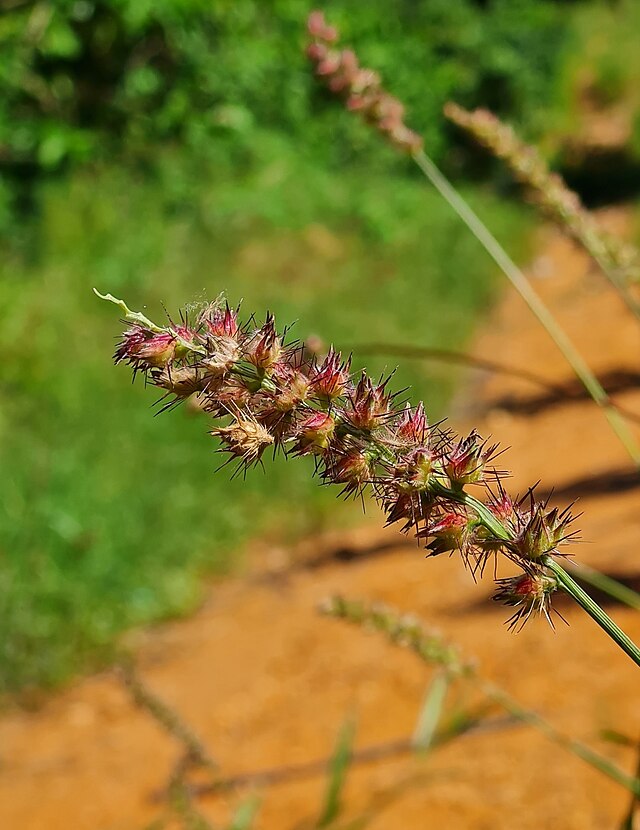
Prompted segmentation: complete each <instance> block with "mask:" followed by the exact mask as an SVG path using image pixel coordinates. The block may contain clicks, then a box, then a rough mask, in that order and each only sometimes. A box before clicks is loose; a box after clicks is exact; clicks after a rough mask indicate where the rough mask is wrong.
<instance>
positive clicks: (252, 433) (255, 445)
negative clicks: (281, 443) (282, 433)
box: [210, 410, 274, 467]
mask: <svg viewBox="0 0 640 830" xmlns="http://www.w3.org/2000/svg"><path fill="white" fill-rule="evenodd" d="M210 434H211V435H213V436H215V437H216V438H220V440H221V441H222V443H223V445H224V450H225V451H226V452H228V453H230V454H231V455H232V456H235V457H236V458H239V459H240V460H241V462H242V464H243V466H245V467H249V466H250V465H252V464H255V463H257V462H258V461H259V460H260V457H261V456H262V453H263V452H264V451H265V449H266V448H267V447H268V446H269V445H270V444H273V441H274V439H273V436H272V435H271V433H270V432H269V431H268V430H267V429H265V427H263V426H262V424H261V423H259V422H258V421H257V420H256V419H255V418H254V417H252V415H251V414H250V413H248V412H242V411H240V410H238V411H237V412H236V414H235V417H234V419H233V421H232V422H231V424H230V425H229V426H222V427H215V428H214V429H212V430H211V433H210Z"/></svg>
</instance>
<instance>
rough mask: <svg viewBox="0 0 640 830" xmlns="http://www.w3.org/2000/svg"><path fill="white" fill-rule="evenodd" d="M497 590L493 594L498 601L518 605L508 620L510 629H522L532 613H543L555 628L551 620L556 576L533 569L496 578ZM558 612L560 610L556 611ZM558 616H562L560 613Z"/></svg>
mask: <svg viewBox="0 0 640 830" xmlns="http://www.w3.org/2000/svg"><path fill="white" fill-rule="evenodd" d="M496 584H497V586H498V589H497V591H496V592H495V594H494V595H493V599H494V600H495V601H496V602H501V603H503V605H510V606H512V607H517V609H518V610H517V611H516V612H515V614H513V616H511V617H509V619H508V620H507V625H508V627H509V629H510V630H511V629H518V630H520V629H522V627H523V626H524V624H525V623H526V622H527V620H528V619H529V618H530V617H531V615H532V614H534V613H538V614H543V615H544V617H545V618H546V620H547V622H548V623H549V625H550V626H551V627H552V628H553V627H554V626H553V622H552V620H551V614H550V610H551V598H552V596H553V593H554V592H555V591H556V590H557V588H558V583H557V582H556V580H555V578H554V577H552V576H550V575H548V574H545V573H542V572H540V573H538V572H536V571H533V572H531V573H523V574H520V575H519V576H512V577H509V578H508V579H498V580H496ZM556 613H558V612H556ZM558 616H560V615H559V614H558Z"/></svg>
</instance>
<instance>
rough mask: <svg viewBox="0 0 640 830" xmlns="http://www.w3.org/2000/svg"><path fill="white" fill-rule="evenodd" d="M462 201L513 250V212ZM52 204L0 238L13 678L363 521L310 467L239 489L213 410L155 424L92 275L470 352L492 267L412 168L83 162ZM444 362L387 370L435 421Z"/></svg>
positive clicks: (88, 656)
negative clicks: (246, 566)
mask: <svg viewBox="0 0 640 830" xmlns="http://www.w3.org/2000/svg"><path fill="white" fill-rule="evenodd" d="M167 169H168V168H167ZM468 195H469V196H470V197H471V199H472V201H474V204H475V205H476V207H479V208H480V209H481V211H482V213H483V215H484V216H485V217H486V218H487V220H488V222H489V224H490V225H492V226H493V228H494V229H495V230H496V231H497V232H498V234H499V236H501V238H502V239H503V240H505V241H506V242H507V243H508V244H509V246H510V248H511V250H512V252H514V253H515V254H516V255H517V254H519V253H520V254H522V252H523V244H524V243H523V240H524V227H525V222H524V220H523V217H522V215H521V214H520V213H519V212H518V211H517V210H514V207H513V206H512V205H499V204H497V203H496V202H495V201H493V200H492V198H491V197H489V196H487V195H482V194H479V193H471V194H468ZM40 198H41V211H40V212H39V213H38V214H37V215H35V216H33V217H32V218H31V219H30V220H29V221H28V222H26V224H25V225H24V226H23V227H22V228H21V229H20V231H19V240H18V241H16V240H14V241H13V242H7V244H6V245H5V247H4V250H3V252H2V253H3V256H2V263H3V264H2V266H1V268H2V278H1V280H0V308H1V309H2V312H1V314H2V321H1V325H0V345H1V348H2V354H3V361H2V372H1V375H0V396H1V398H2V406H1V409H0V464H1V467H2V498H1V501H0V631H2V637H0V690H2V691H4V692H8V691H14V690H17V689H21V688H25V687H30V686H31V687H33V686H36V687H38V686H53V685H57V684H60V683H61V682H64V681H65V680H67V679H68V678H69V677H70V676H72V675H73V674H74V673H77V672H79V671H83V670H87V669H90V668H92V667H95V666H96V665H99V664H101V663H103V662H104V661H105V660H108V659H109V657H110V656H111V655H112V654H113V648H114V643H115V642H116V638H117V635H118V634H119V633H121V632H122V631H123V630H125V629H127V628H129V627H131V626H137V625H140V624H144V623H148V622H151V621H154V620H158V619H161V618H163V617H167V616H169V615H175V614H181V613H185V612H187V611H188V610H190V609H192V608H193V607H194V606H195V605H196V604H197V601H198V597H199V596H200V591H201V586H202V575H203V574H205V573H212V572H221V571H224V570H225V569H228V568H229V567H230V566H232V565H233V563H234V562H236V561H237V557H238V554H239V552H241V551H242V549H243V547H246V545H247V544H250V542H251V540H252V539H256V538H259V539H261V540H264V539H267V540H269V539H274V540H276V539H277V540H282V539H284V540H290V539H292V538H294V537H296V536H298V535H300V534H302V533H309V532H314V531H317V530H320V529H322V528H324V527H329V526H335V525H336V524H337V523H346V522H350V521H353V520H354V517H355V516H356V515H357V514H356V510H357V508H356V507H354V506H353V505H344V504H342V503H340V502H336V499H335V494H334V492H333V491H331V490H330V489H329V488H323V487H320V486H318V483H317V481H315V480H313V479H312V478H311V464H310V463H308V462H305V461H304V460H299V461H291V462H286V463H285V462H283V461H278V462H275V463H273V464H272V463H271V462H267V464H266V467H267V471H266V474H263V473H262V472H261V471H260V470H255V471H252V472H251V473H250V474H249V475H248V476H247V480H246V481H245V482H243V481H242V480H241V479H236V480H234V481H229V473H228V471H224V472H221V473H219V474H217V475H214V470H215V468H216V466H217V464H218V463H219V458H220V457H219V456H216V455H215V454H214V452H213V450H214V444H213V442H212V440H211V439H210V438H209V437H208V436H207V435H206V430H207V422H206V419H205V418H204V417H202V416H199V415H193V414H189V412H188V411H187V410H186V409H181V410H178V411H175V412H172V413H168V414H165V415H163V416H162V417H158V418H154V417H153V411H152V409H151V404H152V403H153V401H154V400H155V399H156V397H157V396H156V394H155V393H154V391H153V390H150V389H145V388H144V386H143V384H142V383H141V382H138V383H136V384H135V385H133V386H132V385H131V382H130V377H129V372H128V371H127V370H126V369H125V368H123V367H118V368H113V366H112V365H111V353H112V351H113V347H114V343H115V338H116V336H117V335H118V334H119V332H120V331H121V329H122V326H121V324H120V323H119V322H118V319H117V312H115V313H114V309H113V307H111V306H108V305H107V304H104V303H100V302H99V301H98V300H97V299H96V298H95V297H94V295H93V294H92V293H91V288H92V286H94V285H95V286H97V287H98V288H99V289H100V290H102V291H111V292H113V293H114V294H117V295H120V296H123V297H125V298H126V299H127V301H128V302H129V304H130V306H131V307H132V308H146V309H147V313H148V314H149V315H150V316H153V317H159V316H161V314H162V307H161V304H162V303H163V302H164V303H165V304H166V306H167V308H168V309H169V310H170V311H171V312H173V313H175V312H176V311H177V309H178V308H179V306H180V305H181V304H184V303H185V302H192V301H194V302H197V301H199V300H201V299H203V298H205V297H215V296H216V295H217V294H219V292H221V291H226V292H227V295H228V297H229V299H230V301H231V302H233V303H235V302H237V301H238V300H239V299H241V298H244V308H245V309H246V311H247V312H252V311H254V310H255V311H257V312H258V313H259V314H261V313H263V311H264V310H265V309H266V308H267V307H268V308H269V309H270V310H272V311H273V312H275V313H276V315H277V318H278V319H279V320H280V321H281V322H285V321H287V322H288V321H290V320H297V321H298V322H297V326H296V328H295V332H296V334H297V335H298V336H300V337H304V336H307V335H309V334H317V335H319V336H321V337H322V338H323V339H324V340H325V341H326V342H327V343H328V342H335V343H336V345H338V346H339V345H340V344H348V345H349V346H352V345H354V344H357V343H358V342H363V341H369V340H371V339H372V338H375V339H384V340H390V341H395V342H412V343H418V344H423V345H438V346H440V347H446V346H455V347H460V346H461V345H463V344H464V343H465V342H466V341H467V340H468V337H469V335H470V332H471V327H472V325H473V324H474V322H475V320H476V319H477V316H478V314H479V313H481V312H482V311H483V310H484V309H486V308H487V306H488V304H489V302H490V299H491V297H492V292H493V290H494V288H495V284H496V283H497V282H498V281H499V277H497V276H496V275H495V274H494V272H493V269H492V267H491V265H490V263H489V262H488V261H487V259H486V257H485V256H484V255H483V253H482V252H481V251H480V249H479V248H478V246H477V243H475V242H474V240H472V239H471V238H470V237H469V236H468V235H467V234H466V232H465V231H464V229H463V228H461V227H460V225H459V223H458V222H457V221H456V220H455V218H454V217H452V216H451V215H450V213H449V211H448V209H447V208H446V207H445V206H444V205H442V204H441V203H440V202H439V201H438V199H437V197H436V196H435V195H434V194H433V193H431V192H430V191H429V190H428V188H426V187H425V186H424V185H423V183H422V182H420V181H418V180H416V181H413V180H411V179H406V178H404V179H402V178H398V179H392V180H390V179H388V178H387V179H385V180H379V179H376V178H372V177H371V176H369V175H368V174H367V173H366V171H352V172H350V173H349V174H348V175H345V176H344V177H333V178H331V177H327V176H326V175H325V174H323V173H322V172H321V171H319V170H317V169H313V168H310V167H308V166H307V165H305V164H303V163H302V162H301V161H300V160H298V159H296V158H290V159H289V160H284V161H283V160H281V161H279V162H278V163H277V164H274V165H272V166H271V167H267V168H265V169H263V170H262V171H260V172H259V173H253V174H251V175H250V176H247V177H246V178H245V179H244V180H239V179H236V180H232V181H230V180H222V181H218V180H217V179H216V177H215V175H214V174H213V173H211V172H208V171H199V175H198V176H195V175H193V174H192V173H188V172H184V171H183V173H180V172H179V171H178V173H176V172H175V171H174V173H173V174H172V175H171V176H168V177H167V178H166V179H164V180H162V179H160V180H158V179H155V180H149V178H148V177H146V178H145V177H143V176H142V175H139V174H138V173H136V171H135V170H131V169H125V168H109V169H95V170H87V171H84V172H83V173H80V174H77V175H75V176H74V178H73V179H71V180H70V181H66V180H60V181H58V182H56V183H53V184H49V185H48V186H47V187H46V188H44V189H43V190H42V192H41V193H40ZM370 368H371V369H373V370H374V371H378V370H380V371H381V370H382V369H384V368H385V363H384V361H380V360H377V361H371V362H370ZM387 368H388V369H389V368H393V364H392V363H391V364H389V365H388V366H387ZM450 372H451V370H450V369H446V370H440V371H435V372H434V371H433V369H431V370H430V369H428V368H427V367H425V366H423V365H419V364H414V365H412V366H409V365H407V366H404V367H402V368H401V369H400V370H399V371H398V374H397V384H398V386H399V387H401V386H405V385H407V384H411V385H413V387H414V388H415V394H414V396H417V395H420V396H424V397H425V400H426V402H427V407H428V410H429V412H430V414H431V416H432V417H439V416H441V415H442V414H443V410H444V406H445V402H446V400H447V397H448V395H449V393H450V390H451V387H452V383H453V378H452V376H451V374H450Z"/></svg>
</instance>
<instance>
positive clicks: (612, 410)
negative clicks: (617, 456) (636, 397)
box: [412, 150, 640, 469]
mask: <svg viewBox="0 0 640 830" xmlns="http://www.w3.org/2000/svg"><path fill="white" fill-rule="evenodd" d="M412 158H413V160H414V161H415V163H416V164H417V165H418V167H419V168H420V170H422V172H423V173H424V175H425V176H426V177H427V179H428V180H429V181H430V182H431V184H432V185H433V186H434V187H435V188H436V190H437V191H438V192H439V193H440V195H441V196H442V197H443V198H444V199H445V200H446V201H447V203H448V204H449V205H450V206H451V207H452V208H453V210H454V211H455V212H456V213H457V214H458V216H459V217H460V218H461V219H462V221H463V222H464V223H465V225H466V226H467V227H468V228H469V230H470V231H471V232H472V233H473V235H474V236H475V237H476V239H477V240H478V241H479V242H480V243H481V245H482V246H483V247H484V248H485V250H486V251H487V253H488V254H489V255H490V256H491V257H492V259H493V260H494V262H495V263H496V265H498V267H499V268H500V269H501V270H502V271H503V273H504V274H505V276H506V277H507V279H508V280H509V281H510V282H511V284H512V285H513V286H514V288H515V289H516V290H517V291H518V293H519V294H520V296H521V297H522V299H523V300H524V301H525V303H526V304H527V305H528V306H529V308H530V309H531V311H532V312H533V314H534V315H535V316H536V318H537V319H538V321H539V322H540V323H541V325H542V326H543V327H544V328H545V330H546V331H547V334H549V336H550V337H551V339H552V340H553V342H554V343H555V344H556V346H557V347H558V349H559V350H560V351H561V352H562V354H563V355H564V357H565V359H566V360H567V362H568V363H569V365H570V366H571V368H572V369H573V371H574V372H575V374H576V376H577V377H578V379H579V380H580V381H581V383H582V384H583V385H584V387H585V389H586V390H587V391H588V392H589V395H590V396H591V397H592V398H593V400H594V402H595V403H596V404H597V405H598V406H599V407H600V408H601V409H602V411H603V413H604V415H605V417H606V419H607V421H608V422H609V424H610V426H611V428H612V430H613V431H614V432H615V434H616V435H617V437H618V439H619V440H620V442H621V444H622V445H623V446H624V448H625V450H626V451H627V453H628V454H629V456H630V458H631V459H632V460H633V463H634V464H635V465H636V467H637V468H638V469H640V447H638V444H637V442H636V440H635V438H634V437H633V434H632V432H631V430H630V429H629V427H628V425H627V423H626V422H625V420H624V418H623V417H622V416H621V415H620V413H619V412H618V411H617V410H616V407H615V405H614V404H613V402H612V401H611V399H610V398H609V395H608V394H607V392H606V391H605V390H604V388H603V387H602V385H601V383H600V381H599V380H598V379H597V378H596V376H595V375H594V374H593V372H592V371H591V369H590V368H589V366H588V365H587V363H586V362H585V360H584V359H583V357H582V355H581V354H580V353H579V352H578V350H577V349H576V347H575V346H574V345H573V343H572V341H571V340H570V339H569V337H568V336H567V334H566V333H565V331H564V330H563V329H562V327H561V326H560V325H559V324H558V323H557V321H556V319H555V317H554V316H553V314H551V312H550V311H549V309H548V308H547V306H546V305H545V304H544V303H543V301H542V300H541V299H540V297H539V296H538V294H537V293H536V292H535V291H534V289H533V288H532V287H531V285H530V283H529V281H528V280H527V278H526V277H525V275H524V274H523V273H522V271H521V269H520V268H519V267H518V266H517V265H516V264H515V262H514V261H513V260H512V259H511V257H510V256H509V254H507V252H506V251H505V250H504V248H503V247H502V245H501V244H500V243H499V242H498V240H497V239H496V238H495V236H494V235H493V234H492V233H491V231H490V230H489V229H488V228H487V226H486V225H485V224H484V222H483V221H482V220H481V219H480V217H479V216H478V215H477V213H476V212H475V211H474V210H473V208H472V207H471V206H470V205H469V204H468V202H467V201H465V199H463V198H462V196H461V195H460V194H459V193H458V191H457V190H456V189H455V188H454V187H453V185H451V183H450V182H449V180H448V179H447V178H446V177H445V176H444V175H443V174H442V173H441V172H440V170H439V169H438V167H437V166H436V165H435V164H434V163H433V161H431V159H430V158H429V157H428V156H427V155H426V153H425V152H424V151H423V150H416V151H414V152H413V153H412Z"/></svg>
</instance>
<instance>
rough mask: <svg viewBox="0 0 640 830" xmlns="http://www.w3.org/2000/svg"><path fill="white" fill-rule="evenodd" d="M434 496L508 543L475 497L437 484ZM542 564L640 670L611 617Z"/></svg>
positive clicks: (551, 565) (553, 565)
mask: <svg viewBox="0 0 640 830" xmlns="http://www.w3.org/2000/svg"><path fill="white" fill-rule="evenodd" d="M434 488H435V490H436V492H439V493H440V495H443V496H445V497H446V498H449V499H452V500H454V501H457V502H458V503H459V504H464V505H466V506H467V507H469V508H471V510H473V511H474V513H475V514H476V515H477V516H478V518H479V519H480V521H481V522H482V524H483V525H484V526H485V527H486V528H487V529H488V530H489V531H491V533H492V534H493V535H494V536H495V537H496V538H497V539H503V540H504V541H505V542H508V541H509V540H510V538H511V537H510V534H509V531H508V529H507V528H506V527H505V526H504V525H503V523H502V522H501V521H500V520H499V519H498V518H496V516H494V515H493V513H492V512H491V511H490V510H489V508H488V507H487V506H486V505H484V504H483V503H482V502H481V501H479V500H478V499H476V498H475V497H474V496H470V495H469V494H468V493H465V492H464V490H452V489H450V488H448V487H445V486H444V485H443V484H439V483H436V484H435V485H434ZM542 564H543V565H544V566H545V567H546V568H548V569H549V570H550V571H551V572H552V573H553V575H554V576H555V578H556V580H557V582H558V585H559V586H560V587H561V588H562V589H563V590H564V591H566V593H567V594H569V596H570V597H572V599H574V600H575V601H576V602H577V603H578V605H579V606H580V607H581V608H582V609H583V610H584V611H586V612H587V614H589V616H590V617H591V618H592V619H593V620H595V621H596V622H597V623H598V625H599V626H600V628H602V629H603V630H604V631H606V633H607V634H608V635H609V637H611V639H612V640H613V641H614V642H615V643H616V644H617V645H618V646H619V647H620V648H621V649H622V650H623V651H624V652H625V654H627V655H628V656H629V657H630V658H631V659H632V660H633V662H634V663H635V664H636V665H637V666H640V649H639V648H638V646H636V644H635V643H634V642H633V640H631V639H630V638H629V637H627V635H626V634H625V633H624V631H623V630H622V629H621V628H619V627H618V626H617V625H616V623H614V621H613V620H612V619H611V617H610V616H609V615H608V614H607V613H605V611H603V610H602V608H600V606H599V605H598V603H597V602H595V601H594V600H593V599H591V597H590V596H589V594H587V593H586V591H584V590H583V589H582V588H581V587H580V585H578V583H577V582H576V581H575V580H574V579H573V577H572V576H570V575H569V574H568V573H567V572H566V571H565V569H564V568H563V567H562V566H561V565H559V564H558V563H557V562H556V561H555V559H554V558H553V557H552V556H549V555H546V556H544V557H542Z"/></svg>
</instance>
